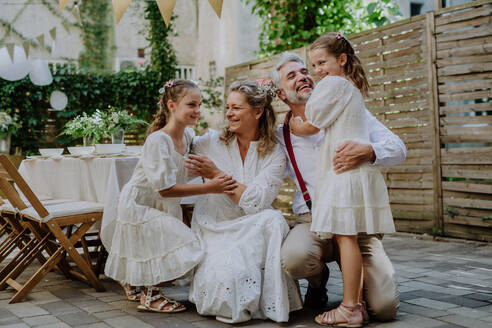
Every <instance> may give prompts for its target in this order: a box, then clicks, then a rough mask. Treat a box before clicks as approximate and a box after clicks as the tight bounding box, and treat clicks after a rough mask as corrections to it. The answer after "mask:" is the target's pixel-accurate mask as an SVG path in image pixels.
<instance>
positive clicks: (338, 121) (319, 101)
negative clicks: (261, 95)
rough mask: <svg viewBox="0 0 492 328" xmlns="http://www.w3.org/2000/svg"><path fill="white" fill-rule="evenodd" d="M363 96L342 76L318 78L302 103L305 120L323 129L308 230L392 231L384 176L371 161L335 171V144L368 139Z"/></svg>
mask: <svg viewBox="0 0 492 328" xmlns="http://www.w3.org/2000/svg"><path fill="white" fill-rule="evenodd" d="M365 111H366V109H365V106H364V100H363V98H362V94H361V93H360V91H359V90H358V89H357V88H356V87H355V86H354V85H352V83H351V82H349V81H348V80H347V79H345V78H342V77H338V76H327V77H325V78H323V79H322V80H321V81H320V82H319V83H318V85H317V86H316V88H315V89H314V91H313V93H312V95H311V97H310V98H309V101H308V102H307V104H306V113H305V114H306V120H307V122H308V123H310V124H311V125H313V126H315V127H317V128H319V129H323V130H324V131H325V140H324V143H323V145H322V146H321V150H320V153H319V161H318V162H319V164H318V168H317V172H316V186H315V190H314V195H313V220H312V224H311V231H315V232H318V233H320V235H321V236H322V237H323V236H324V237H330V236H331V234H340V235H356V234H357V233H359V232H365V233H368V234H374V233H392V232H395V226H394V223H393V216H392V214H391V209H390V206H389V197H388V191H387V188H386V184H385V182H384V178H383V176H382V174H381V172H380V171H379V169H378V168H377V167H376V166H374V165H370V164H365V165H362V166H360V167H359V168H356V169H353V170H350V171H346V172H344V173H341V174H335V172H334V171H333V167H332V161H333V157H334V156H335V150H336V149H337V148H338V147H339V146H340V145H342V144H343V143H344V142H345V141H349V140H352V141H356V142H359V143H363V144H369V143H370V140H369V131H368V126H367V124H366V122H367V119H366V116H365V115H366V114H365Z"/></svg>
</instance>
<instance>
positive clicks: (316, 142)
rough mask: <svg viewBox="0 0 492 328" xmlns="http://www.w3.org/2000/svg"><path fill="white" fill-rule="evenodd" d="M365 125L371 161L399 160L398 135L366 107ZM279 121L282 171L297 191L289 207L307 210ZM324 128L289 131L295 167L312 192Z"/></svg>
mask: <svg viewBox="0 0 492 328" xmlns="http://www.w3.org/2000/svg"><path fill="white" fill-rule="evenodd" d="M366 114H367V115H366V117H367V126H368V127H369V139H370V144H371V146H372V148H373V149H374V153H375V154H376V160H375V161H374V165H395V164H399V163H401V162H403V161H404V160H405V157H406V148H405V144H404V143H403V142H402V141H401V139H400V138H399V137H398V136H397V135H395V134H394V133H393V132H391V131H390V130H389V129H388V128H387V127H385V126H384V125H383V124H382V123H381V122H379V121H378V120H377V119H376V118H375V117H374V116H373V115H372V114H371V113H370V112H369V111H367V110H366ZM282 127H283V124H280V125H279V126H278V127H277V141H278V143H279V144H280V145H281V146H282V149H283V151H284V153H285V155H286V157H287V166H286V174H287V175H289V176H290V177H291V179H292V180H293V181H294V182H295V183H296V186H297V192H296V194H295V196H294V204H293V206H292V209H293V211H294V213H296V214H302V213H307V212H309V209H308V207H307V206H306V202H305V201H304V198H303V197H302V193H301V189H300V188H299V183H298V181H297V178H296V175H295V172H294V169H293V167H292V163H291V162H290V158H289V155H288V153H287V148H286V147H285V141H284V135H283V130H282ZM324 136H325V134H324V131H323V130H322V131H320V132H319V133H317V134H315V135H312V136H307V137H297V136H295V135H293V134H292V133H291V134H290V140H291V142H292V148H293V150H294V156H295V158H296V163H297V167H298V168H299V171H300V172H301V175H302V178H303V179H304V183H305V184H306V188H307V190H308V192H309V194H310V195H311V197H312V195H313V192H314V185H315V182H316V169H317V167H316V166H317V162H318V153H319V150H320V147H321V145H322V144H323V141H324V140H323V139H324Z"/></svg>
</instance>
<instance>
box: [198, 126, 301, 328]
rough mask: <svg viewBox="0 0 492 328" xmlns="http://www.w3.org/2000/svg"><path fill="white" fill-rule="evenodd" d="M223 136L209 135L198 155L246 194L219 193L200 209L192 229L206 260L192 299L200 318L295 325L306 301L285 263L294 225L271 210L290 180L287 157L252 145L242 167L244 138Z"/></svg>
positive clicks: (200, 143)
mask: <svg viewBox="0 0 492 328" xmlns="http://www.w3.org/2000/svg"><path fill="white" fill-rule="evenodd" d="M219 136H220V134H219V133H218V132H216V131H210V132H209V133H207V134H206V135H204V136H201V137H199V138H195V140H194V150H195V151H196V153H200V154H204V155H206V156H208V157H209V158H210V159H212V160H213V161H214V163H215V165H216V166H217V167H218V168H219V169H220V170H222V171H224V172H225V173H227V174H229V175H232V176H233V177H234V178H235V179H236V180H237V181H238V182H240V183H242V184H245V185H246V186H247V189H246V190H245V191H244V193H243V195H242V196H241V199H240V201H239V204H235V203H234V202H233V201H232V200H231V199H230V198H229V197H228V196H227V195H219V194H208V195H205V196H202V197H200V199H199V200H198V202H197V203H196V204H195V210H194V214H193V221H192V229H193V231H195V232H196V234H197V235H198V236H199V238H201V239H202V242H203V245H204V249H205V257H204V259H203V261H202V262H201V263H200V264H199V265H198V267H197V269H196V270H195V274H194V279H193V282H192V285H191V288H190V296H189V298H190V301H191V302H193V303H195V304H196V308H197V311H198V313H200V314H202V315H213V316H216V318H217V320H220V321H224V322H229V323H237V322H244V321H247V320H250V319H255V318H257V319H266V318H269V319H271V320H274V321H277V322H285V321H288V319H289V312H290V311H294V310H298V309H301V308H302V303H301V298H300V295H299V291H298V288H297V284H296V282H294V280H293V279H292V278H290V277H289V276H287V275H286V274H285V273H284V271H283V270H282V266H281V263H280V247H281V245H282V241H283V239H284V238H285V236H286V235H287V233H288V232H289V227H288V225H287V223H286V222H285V219H284V217H283V216H282V214H281V213H280V212H279V211H276V210H273V209H272V207H271V204H272V202H273V200H274V199H275V197H276V196H277V194H278V191H279V188H280V186H281V184H282V182H283V176H284V168H285V155H284V154H283V152H282V150H281V149H280V148H279V146H278V145H277V146H276V147H275V149H274V150H273V151H272V152H271V153H270V154H267V155H265V156H263V157H259V156H258V152H257V146H258V143H257V142H252V143H251V144H250V146H249V150H248V153H247V156H246V158H245V161H244V164H243V161H242V159H241V155H240V154H239V147H238V144H237V141H236V140H233V141H232V142H231V143H230V144H229V145H225V144H224V143H223V142H222V141H220V140H219Z"/></svg>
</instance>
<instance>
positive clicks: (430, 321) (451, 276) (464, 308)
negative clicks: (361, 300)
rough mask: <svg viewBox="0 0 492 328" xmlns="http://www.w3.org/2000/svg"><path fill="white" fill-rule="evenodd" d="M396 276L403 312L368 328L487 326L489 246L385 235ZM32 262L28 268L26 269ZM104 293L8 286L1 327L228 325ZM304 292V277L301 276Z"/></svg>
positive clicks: (54, 284)
mask: <svg viewBox="0 0 492 328" xmlns="http://www.w3.org/2000/svg"><path fill="white" fill-rule="evenodd" d="M384 245H385V248H386V251H387V253H388V255H389V256H390V258H391V260H392V262H393V264H394V266H395V269H396V272H397V275H398V283H399V290H400V300H401V305H400V311H399V314H398V316H397V319H396V320H395V321H392V322H386V323H380V322H373V323H371V324H369V325H368V326H367V327H388V328H389V327H402V328H405V327H411V328H416V327H419V328H420V327H422V328H425V327H438V328H447V327H477V328H480V327H492V245H487V244H479V243H473V242H461V241H449V240H447V241H433V240H430V239H429V238H423V239H422V238H421V237H417V236H414V235H409V234H398V235H396V236H387V237H385V238H384ZM35 268H36V266H35V265H33V266H32V269H30V271H32V270H34V269H35ZM330 269H331V277H330V280H329V282H328V291H329V297H330V302H329V306H330V307H335V306H336V305H337V304H338V303H339V302H340V301H341V294H342V280H341V275H340V271H339V269H338V267H337V265H336V264H334V263H332V264H330ZM103 283H104V285H105V286H106V287H107V291H106V292H104V293H97V292H96V291H95V290H94V289H91V288H89V287H88V286H87V285H86V284H84V283H81V282H78V281H69V280H65V279H64V277H63V276H61V275H60V274H58V273H55V272H52V273H50V274H48V276H47V277H46V278H45V279H44V280H43V282H42V283H41V284H40V285H38V287H37V288H36V289H35V290H34V291H33V292H32V293H31V294H30V295H29V297H28V299H27V300H25V301H24V302H21V303H17V304H8V303H7V300H8V298H10V297H11V296H12V290H10V289H7V290H5V291H1V292H0V327H11V328H14V327H16V328H17V327H19V328H20V327H53V328H57V327H60V328H62V327H86V328H89V327H90V328H103V327H117V328H125V327H132V328H133V327H139V328H146V327H166V328H167V327H169V328H173V327H179V328H181V327H183V328H208V327H233V326H232V325H227V324H223V323H220V322H218V321H216V320H214V319H213V318H210V317H202V316H200V315H198V314H197V313H196V310H195V309H194V307H193V305H192V304H189V303H187V305H188V307H189V310H188V311H186V312H183V313H178V314H172V315H171V314H160V313H141V312H137V311H136V305H135V303H132V302H128V301H126V300H125V299H124V297H123V292H122V290H121V288H120V287H119V286H118V284H116V283H115V282H114V281H111V280H109V279H103ZM301 289H302V292H303V293H304V292H305V291H306V281H301ZM165 293H166V294H167V295H169V296H171V297H175V298H177V299H179V300H186V298H187V287H179V286H171V287H168V288H165ZM314 315H315V313H314V312H312V311H309V310H301V311H297V312H295V313H292V314H291V319H290V322H289V323H282V324H277V323H275V322H272V321H260V320H254V321H250V322H248V323H243V324H240V325H236V326H238V327H261V328H263V327H319V326H318V325H316V324H315V323H314V322H313V317H314Z"/></svg>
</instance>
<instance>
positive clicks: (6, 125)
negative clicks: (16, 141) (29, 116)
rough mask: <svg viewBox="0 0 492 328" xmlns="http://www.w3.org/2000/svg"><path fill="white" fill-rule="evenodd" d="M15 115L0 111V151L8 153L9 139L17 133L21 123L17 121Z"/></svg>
mask: <svg viewBox="0 0 492 328" xmlns="http://www.w3.org/2000/svg"><path fill="white" fill-rule="evenodd" d="M18 121H19V120H18V117H17V115H13V116H11V115H9V114H8V113H7V112H0V153H2V154H9V153H10V141H11V137H12V135H13V134H14V135H15V134H17V131H19V128H20V127H21V124H20V123H19V122H18Z"/></svg>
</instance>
